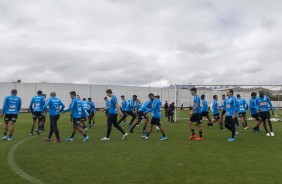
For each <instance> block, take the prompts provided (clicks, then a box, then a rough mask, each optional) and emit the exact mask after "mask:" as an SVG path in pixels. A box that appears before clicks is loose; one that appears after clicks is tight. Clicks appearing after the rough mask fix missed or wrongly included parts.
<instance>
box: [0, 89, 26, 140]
mask: <svg viewBox="0 0 282 184" xmlns="http://www.w3.org/2000/svg"><path fill="white" fill-rule="evenodd" d="M17 93H18V91H17V90H16V89H13V90H12V92H11V95H10V96H7V97H6V98H5V100H4V104H3V109H2V112H1V115H0V117H1V118H2V117H3V115H5V117H4V136H3V138H2V140H6V139H7V133H8V129H9V127H8V126H9V123H10V129H9V137H8V141H12V136H13V133H14V129H15V123H16V122H17V118H18V114H19V112H20V109H21V105H22V100H21V98H20V97H18V96H17Z"/></svg>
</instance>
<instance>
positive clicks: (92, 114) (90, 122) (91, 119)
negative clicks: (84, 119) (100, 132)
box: [88, 97, 96, 128]
mask: <svg viewBox="0 0 282 184" xmlns="http://www.w3.org/2000/svg"><path fill="white" fill-rule="evenodd" d="M88 103H89V106H90V110H89V112H88V113H89V119H88V126H89V127H90V128H92V126H95V124H96V123H95V112H96V107H95V104H94V102H93V101H92V98H90V97H89V98H88Z"/></svg>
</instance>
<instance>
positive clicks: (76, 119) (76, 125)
mask: <svg viewBox="0 0 282 184" xmlns="http://www.w3.org/2000/svg"><path fill="white" fill-rule="evenodd" d="M70 97H71V99H72V101H71V104H70V106H69V108H68V109H66V110H64V111H63V113H66V112H69V111H71V112H72V117H73V132H72V135H71V137H70V138H68V139H66V141H73V140H74V136H75V133H76V131H78V132H80V133H81V135H83V140H82V142H85V141H87V140H88V139H89V136H88V135H86V134H85V132H83V130H82V129H81V126H80V122H81V117H82V116H83V113H85V114H88V113H87V112H86V110H85V109H84V108H83V106H82V102H81V101H80V100H79V99H78V98H77V97H76V92H75V91H71V92H70Z"/></svg>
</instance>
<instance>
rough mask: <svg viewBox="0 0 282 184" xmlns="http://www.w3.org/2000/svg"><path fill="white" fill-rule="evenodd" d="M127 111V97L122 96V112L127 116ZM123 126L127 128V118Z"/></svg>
mask: <svg viewBox="0 0 282 184" xmlns="http://www.w3.org/2000/svg"><path fill="white" fill-rule="evenodd" d="M126 109H127V101H126V99H125V96H124V95H121V112H122V113H123V114H126ZM123 125H124V126H126V118H125V119H124V121H123Z"/></svg>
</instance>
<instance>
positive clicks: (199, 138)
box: [195, 137, 203, 141]
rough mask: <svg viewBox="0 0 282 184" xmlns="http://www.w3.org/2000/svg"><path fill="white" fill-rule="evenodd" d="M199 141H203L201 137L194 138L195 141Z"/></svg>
mask: <svg viewBox="0 0 282 184" xmlns="http://www.w3.org/2000/svg"><path fill="white" fill-rule="evenodd" d="M201 140H203V138H202V137H197V138H195V141H201Z"/></svg>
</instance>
